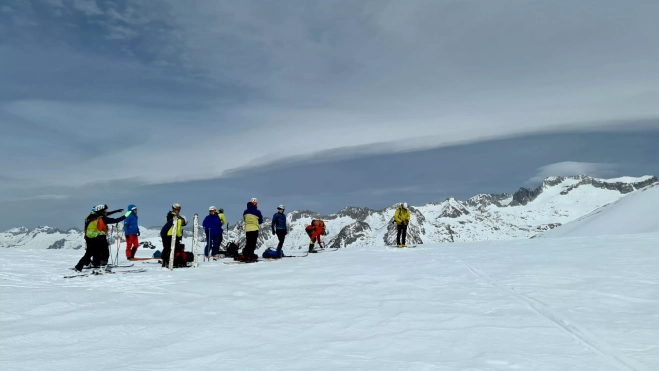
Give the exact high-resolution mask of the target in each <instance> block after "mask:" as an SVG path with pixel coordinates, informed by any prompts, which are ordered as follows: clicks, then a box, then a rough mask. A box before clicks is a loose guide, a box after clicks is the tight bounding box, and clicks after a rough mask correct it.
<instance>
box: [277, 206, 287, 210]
mask: <svg viewBox="0 0 659 371" xmlns="http://www.w3.org/2000/svg"><path fill="white" fill-rule="evenodd" d="M280 209H281V210H286V208H285V207H284V205H279V206H277V210H280Z"/></svg>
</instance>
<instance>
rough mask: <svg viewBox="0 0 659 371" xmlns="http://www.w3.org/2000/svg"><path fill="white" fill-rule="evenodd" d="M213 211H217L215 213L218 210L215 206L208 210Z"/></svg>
mask: <svg viewBox="0 0 659 371" xmlns="http://www.w3.org/2000/svg"><path fill="white" fill-rule="evenodd" d="M211 210H215V211H217V209H216V208H215V206H211V207H209V208H208V211H211Z"/></svg>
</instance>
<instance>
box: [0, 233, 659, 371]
mask: <svg viewBox="0 0 659 371" xmlns="http://www.w3.org/2000/svg"><path fill="white" fill-rule="evenodd" d="M658 239H659V235H647V236H624V237H618V238H612V237H607V238H602V239H592V238H587V239H583V238H582V239H544V240H540V239H535V240H514V241H504V242H481V243H456V244H444V245H419V247H417V248H415V249H398V248H389V247H371V248H351V249H340V250H339V251H336V252H333V253H331V254H330V253H327V254H310V255H309V256H308V257H306V258H299V259H284V260H280V261H277V262H260V263H256V264H246V265H225V264H222V263H221V262H206V263H204V262H200V266H199V268H197V269H194V268H190V269H177V270H174V271H169V270H167V269H164V268H161V267H159V266H158V265H155V264H136V267H139V268H142V267H145V268H146V269H147V270H148V271H147V272H145V273H136V274H114V275H105V276H90V277H82V278H75V279H63V278H62V276H64V275H67V274H69V273H70V271H69V270H68V268H69V267H71V266H72V265H73V264H75V262H77V260H78V259H79V258H80V256H81V254H82V251H70V250H60V251H30V250H20V249H3V250H1V253H0V326H1V328H2V331H1V332H0V349H2V351H0V365H2V366H3V369H7V370H12V371H15V370H19V371H20V370H45V369H48V370H55V371H59V370H62V371H64V370H66V371H70V370H77V369H90V368H91V369H94V370H99V371H100V370H158V371H164V370H181V369H194V370H232V371H233V370H305V371H306V370H314V371H316V370H323V371H325V370H326V371H336V370H378V371H394V370H406V371H407V370H412V371H417V370H423V371H426V370H427V371H430V370H433V371H437V370H441V371H511V370H521V371H526V370H540V371H545V370H547V371H552V370H561V371H646V370H647V371H649V370H656V369H659V347H657V342H656V334H657V332H658V330H659V315H658V314H657V313H659V310H657V309H659V294H657V292H658V291H657V282H659V273H658V272H656V266H657V262H659V252H657V249H656V241H657V240H658ZM621 246H623V247H622V248H621ZM138 253H140V251H138ZM141 253H142V254H150V251H148V250H145V251H142V252H141ZM457 262H460V263H459V264H458V263H457ZM271 263H272V264H271ZM127 269H134V267H133V268H127ZM115 270H117V271H119V270H120V269H119V268H116V269H115ZM485 272H488V273H485ZM494 277H496V279H495V278H494ZM513 287H514V289H513ZM502 293H504V294H505V295H502ZM529 309H530V310H529ZM566 313H569V314H570V315H569V316H568V315H566ZM573 319H574V320H573ZM566 334H567V335H569V337H568V336H566Z"/></svg>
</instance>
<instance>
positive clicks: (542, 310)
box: [451, 258, 650, 371]
mask: <svg viewBox="0 0 659 371" xmlns="http://www.w3.org/2000/svg"><path fill="white" fill-rule="evenodd" d="M451 259H453V260H455V261H457V262H458V263H460V264H462V265H463V266H464V267H465V268H467V269H468V270H469V271H470V272H471V273H472V274H473V275H474V276H476V277H477V278H479V279H481V280H483V281H485V282H487V283H489V284H490V285H492V286H494V287H496V288H498V289H499V290H501V291H503V292H504V293H506V294H508V295H511V296H513V297H515V298H516V299H517V300H519V301H520V302H521V303H524V304H526V305H528V307H529V309H531V310H532V311H533V312H535V313H536V314H538V315H539V316H541V317H544V318H546V319H547V320H548V321H550V322H551V323H553V324H554V325H556V327H558V328H559V329H561V330H564V331H565V332H567V333H568V334H569V335H570V336H571V337H573V338H574V339H575V340H577V341H578V342H579V343H581V344H583V345H584V346H586V347H588V348H590V349H591V350H592V351H594V352H595V353H597V354H599V355H601V356H603V357H604V358H606V359H607V360H608V361H609V362H610V363H611V364H613V365H615V366H616V367H618V369H620V370H626V371H650V370H649V369H647V368H645V366H643V365H641V364H639V363H638V362H636V361H634V360H633V359H630V358H629V357H626V356H625V355H624V354H622V353H620V352H618V351H617V350H615V349H614V348H613V347H611V346H610V345H608V344H606V342H604V341H602V340H601V339H598V337H597V336H595V335H594V334H593V333H592V332H590V331H588V329H587V328H585V327H583V326H580V325H579V324H578V323H576V322H575V321H573V320H571V319H569V318H567V316H565V315H562V314H560V313H558V312H556V311H555V310H553V309H552V308H551V307H550V306H548V305H546V304H544V303H542V302H541V301H539V300H537V299H533V298H531V297H529V296H527V295H524V294H522V293H520V292H519V291H518V290H515V288H514V287H508V286H506V285H504V284H502V283H500V282H499V281H497V280H496V279H495V278H492V277H491V276H490V275H488V274H487V273H485V272H483V271H482V270H481V269H479V268H478V267H476V266H475V265H473V264H469V263H468V262H465V261H463V260H460V259H454V258H451Z"/></svg>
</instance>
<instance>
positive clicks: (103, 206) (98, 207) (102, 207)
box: [94, 205, 108, 213]
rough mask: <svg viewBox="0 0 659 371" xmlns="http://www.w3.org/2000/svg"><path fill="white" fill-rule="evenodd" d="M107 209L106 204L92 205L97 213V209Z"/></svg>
mask: <svg viewBox="0 0 659 371" xmlns="http://www.w3.org/2000/svg"><path fill="white" fill-rule="evenodd" d="M107 209H108V205H98V206H96V207H94V212H95V213H97V212H99V211H104V210H107Z"/></svg>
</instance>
